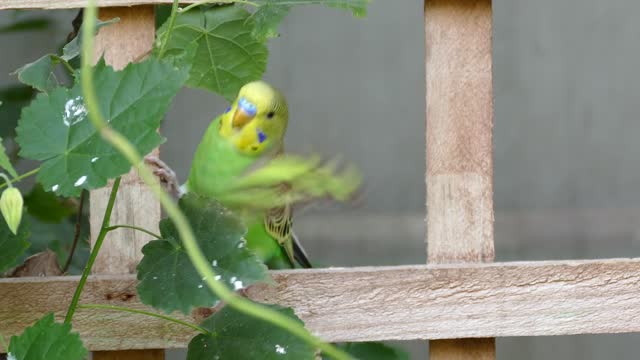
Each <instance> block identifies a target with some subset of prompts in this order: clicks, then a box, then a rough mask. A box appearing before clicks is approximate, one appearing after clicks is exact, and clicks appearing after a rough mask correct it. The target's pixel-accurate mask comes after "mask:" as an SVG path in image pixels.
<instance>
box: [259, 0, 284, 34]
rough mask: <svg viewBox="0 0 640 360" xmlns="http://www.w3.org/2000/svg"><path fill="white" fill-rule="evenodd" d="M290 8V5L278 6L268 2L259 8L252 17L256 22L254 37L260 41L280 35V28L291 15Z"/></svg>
mask: <svg viewBox="0 0 640 360" xmlns="http://www.w3.org/2000/svg"><path fill="white" fill-rule="evenodd" d="M289 8H290V6H289V5H277V4H274V3H273V2H267V3H265V4H264V5H261V6H260V7H258V9H257V10H256V11H255V12H254V13H253V14H252V15H251V18H252V19H253V21H255V28H254V29H253V36H254V37H256V38H257V39H258V40H265V39H267V38H274V37H277V36H278V35H279V33H278V27H279V26H280V23H281V22H282V20H283V19H284V17H285V16H287V14H288V13H289Z"/></svg>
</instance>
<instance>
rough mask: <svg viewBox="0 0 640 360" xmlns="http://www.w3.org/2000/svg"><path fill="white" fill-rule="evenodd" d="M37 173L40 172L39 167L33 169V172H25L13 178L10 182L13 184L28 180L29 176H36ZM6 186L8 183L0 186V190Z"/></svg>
mask: <svg viewBox="0 0 640 360" xmlns="http://www.w3.org/2000/svg"><path fill="white" fill-rule="evenodd" d="M38 171H40V168H39V167H37V168H35V169H33V170H30V171H27V172H26V173H24V174H21V175H18V176H16V177H14V178H13V180H11V182H14V183H15V182H18V181H20V180H23V179H25V178H28V177H29V176H33V175H35V174H37V173H38ZM7 185H9V183H8V182H4V183H2V184H0V189H2V188H5V187H7Z"/></svg>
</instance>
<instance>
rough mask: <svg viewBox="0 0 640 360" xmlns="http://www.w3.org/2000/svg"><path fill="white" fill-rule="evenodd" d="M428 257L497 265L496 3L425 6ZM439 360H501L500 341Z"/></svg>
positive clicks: (436, 357) (442, 352) (436, 354)
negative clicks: (493, 54)
mask: <svg viewBox="0 0 640 360" xmlns="http://www.w3.org/2000/svg"><path fill="white" fill-rule="evenodd" d="M424 16H425V41H426V60H425V66H426V75H427V79H426V80H427V81H426V84H427V111H426V112H427V174H426V182H427V240H428V241H427V253H428V261H429V262H430V263H452V262H486V261H493V258H494V245H493V185H492V183H493V161H492V127H493V101H492V72H491V68H492V61H491V32H492V17H491V0H425V12H424ZM429 355H430V359H432V360H445V359H446V360H458V359H495V339H456V340H438V341H431V342H430V343H429Z"/></svg>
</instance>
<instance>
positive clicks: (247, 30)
mask: <svg viewBox="0 0 640 360" xmlns="http://www.w3.org/2000/svg"><path fill="white" fill-rule="evenodd" d="M249 17H250V14H249V12H247V11H246V10H244V9H242V8H241V7H237V6H216V7H212V8H202V7H200V8H198V9H194V10H191V11H189V12H186V13H183V14H180V15H179V16H177V17H176V22H175V25H174V28H173V32H172V33H171V36H170V37H169V39H168V41H167V44H166V47H165V49H161V51H163V53H162V56H163V57H168V56H170V55H169V54H171V52H172V51H175V50H181V49H187V48H189V46H191V44H194V43H195V44H196V45H195V46H196V49H195V56H194V57H193V58H192V59H191V64H192V66H191V72H190V74H189V80H188V81H187V85H188V86H191V87H196V88H203V89H206V90H210V91H213V92H215V93H218V94H220V95H222V96H223V97H225V98H226V99H227V100H229V101H231V100H233V97H234V96H235V95H236V94H237V93H238V90H239V89H240V87H242V85H244V84H246V83H247V82H250V81H252V80H257V79H260V78H261V77H262V74H263V73H264V71H265V69H266V65H267V55H268V51H267V47H266V46H265V44H264V43H263V42H261V41H258V40H257V39H256V38H255V37H254V36H253V35H252V33H253V31H254V23H253V21H250V20H249ZM167 29H168V24H167V23H165V24H164V25H163V26H162V27H161V28H160V29H159V30H158V39H164V37H165V36H166V32H167Z"/></svg>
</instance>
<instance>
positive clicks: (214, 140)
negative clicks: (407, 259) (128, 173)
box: [145, 81, 361, 269]
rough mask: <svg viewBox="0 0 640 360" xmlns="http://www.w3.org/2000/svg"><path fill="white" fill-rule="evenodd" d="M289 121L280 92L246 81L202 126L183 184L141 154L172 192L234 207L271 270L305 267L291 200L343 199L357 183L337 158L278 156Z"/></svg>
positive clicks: (307, 264) (351, 171) (252, 246)
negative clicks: (218, 114) (201, 197)
mask: <svg viewBox="0 0 640 360" xmlns="http://www.w3.org/2000/svg"><path fill="white" fill-rule="evenodd" d="M288 120H289V111H288V107H287V102H286V100H285V98H284V96H283V95H282V94H281V93H280V92H279V91H278V90H276V89H275V88H273V87H272V86H271V85H269V84H267V83H266V82H264V81H254V82H250V83H248V84H246V85H244V86H243V87H242V88H241V89H240V91H239V93H238V96H237V98H236V99H235V101H234V102H233V103H232V104H231V106H229V107H228V108H227V110H226V111H225V112H224V113H223V114H222V115H220V116H218V117H216V118H215V119H214V120H213V121H212V122H211V124H210V125H209V127H208V128H207V130H206V132H205V134H204V136H203V138H202V141H201V142H200V144H199V145H198V148H197V149H196V152H195V155H194V158H193V161H192V164H191V171H190V173H189V178H188V179H187V181H186V183H185V184H184V185H183V186H181V187H179V186H178V185H177V184H178V182H177V180H176V176H175V173H174V172H173V171H172V170H171V169H170V168H169V167H168V166H166V164H164V163H163V162H162V161H160V160H159V159H157V158H154V157H147V158H146V159H145V161H146V162H147V164H150V165H152V166H153V167H155V170H154V173H155V174H156V175H157V176H159V177H160V179H161V181H162V182H164V183H165V184H166V186H165V187H168V188H169V189H170V190H172V191H173V192H174V193H178V194H179V195H181V194H184V193H186V192H193V193H196V194H198V195H202V196H206V197H211V198H214V199H216V200H218V201H219V202H220V203H222V204H223V205H224V206H226V207H228V208H230V209H231V210H232V211H236V212H237V213H238V214H239V215H240V216H241V217H242V218H243V220H244V222H245V224H246V225H247V228H248V231H247V234H246V235H245V239H246V240H247V246H248V247H249V248H250V249H252V250H253V251H254V252H255V253H256V254H257V255H258V256H259V257H260V258H261V259H262V260H263V261H264V262H265V263H266V264H267V266H269V267H270V268H272V269H282V268H292V267H295V262H297V263H298V264H300V265H301V266H303V267H307V268H308V267H311V263H310V261H309V259H308V257H307V254H306V253H305V251H304V250H303V248H302V246H301V245H300V243H299V242H298V239H297V237H296V236H295V234H294V233H293V228H292V206H293V204H294V203H296V202H306V201H310V200H313V199H317V198H331V199H335V200H341V201H344V200H348V199H349V198H350V197H351V196H352V195H353V193H354V192H355V191H356V190H357V189H358V188H359V186H360V183H361V177H360V174H359V173H358V172H357V171H356V170H355V169H354V168H347V169H343V170H341V171H340V170H339V167H338V162H337V161H331V162H323V161H321V160H320V158H319V157H311V158H303V157H299V156H292V155H285V154H284V148H283V141H284V135H285V132H286V129H287V124H288Z"/></svg>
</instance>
